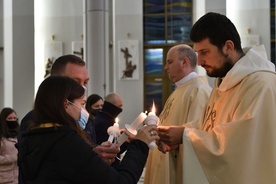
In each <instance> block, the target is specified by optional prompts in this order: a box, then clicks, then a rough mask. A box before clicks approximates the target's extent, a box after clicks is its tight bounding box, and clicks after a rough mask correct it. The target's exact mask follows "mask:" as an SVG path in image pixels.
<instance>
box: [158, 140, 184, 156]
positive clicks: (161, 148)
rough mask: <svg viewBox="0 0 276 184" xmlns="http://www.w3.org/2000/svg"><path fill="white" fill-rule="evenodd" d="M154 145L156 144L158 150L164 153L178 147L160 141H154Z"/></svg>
mask: <svg viewBox="0 0 276 184" xmlns="http://www.w3.org/2000/svg"><path fill="white" fill-rule="evenodd" d="M156 145H157V146H158V150H159V151H161V152H162V153H164V154H165V153H167V152H169V151H171V150H175V149H177V148H178V147H179V145H174V146H169V145H167V144H165V143H163V142H161V141H156Z"/></svg>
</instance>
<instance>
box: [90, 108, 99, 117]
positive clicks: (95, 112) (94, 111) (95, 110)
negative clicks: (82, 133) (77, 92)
mask: <svg viewBox="0 0 276 184" xmlns="http://www.w3.org/2000/svg"><path fill="white" fill-rule="evenodd" d="M100 111H101V109H91V110H90V113H91V114H92V115H93V116H96V115H97V114H99V112H100Z"/></svg>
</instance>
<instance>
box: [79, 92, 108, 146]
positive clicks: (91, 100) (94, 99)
mask: <svg viewBox="0 0 276 184" xmlns="http://www.w3.org/2000/svg"><path fill="white" fill-rule="evenodd" d="M102 108H103V98H102V97H101V96H100V95H97V94H92V95H90V96H89V97H88V98H87V101H86V104H85V109H86V110H87V111H88V112H89V120H88V122H87V124H86V127H85V129H84V131H85V132H86V133H87V135H88V137H89V138H90V139H91V140H95V142H96V133H95V128H94V126H95V124H94V119H95V117H96V115H97V114H98V113H99V112H100V110H101V109H102Z"/></svg>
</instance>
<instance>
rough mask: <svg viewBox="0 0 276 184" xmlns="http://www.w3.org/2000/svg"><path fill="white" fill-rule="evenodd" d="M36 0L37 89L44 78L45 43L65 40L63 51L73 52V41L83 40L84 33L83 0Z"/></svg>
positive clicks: (64, 52)
mask: <svg viewBox="0 0 276 184" xmlns="http://www.w3.org/2000/svg"><path fill="white" fill-rule="evenodd" d="M34 2H35V84H36V85H35V89H37V88H38V86H39V84H40V83H41V82H42V81H43V79H44V74H45V68H44V67H45V61H44V44H45V42H47V41H52V37H51V36H52V35H54V36H55V39H54V41H62V42H63V53H62V55H64V54H71V53H72V41H81V40H82V39H81V35H82V34H83V17H82V16H83V1H80V0H58V1H57V0H47V1H34Z"/></svg>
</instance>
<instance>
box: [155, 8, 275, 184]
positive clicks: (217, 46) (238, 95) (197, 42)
mask: <svg viewBox="0 0 276 184" xmlns="http://www.w3.org/2000/svg"><path fill="white" fill-rule="evenodd" d="M190 36H191V40H192V41H193V42H194V49H195V51H196V52H197V53H198V64H199V65H201V66H202V67H204V68H205V69H206V72H207V74H208V75H209V76H211V77H217V79H216V81H215V87H214V89H213V91H212V93H211V96H210V99H209V101H208V103H207V105H206V107H205V110H204V113H203V114H202V116H201V118H200V119H199V120H198V121H191V122H189V123H187V124H184V125H183V126H182V127H179V126H178V127H176V126H175V127H159V131H158V133H159V136H160V141H161V142H163V143H165V144H166V147H164V146H159V149H160V150H161V151H163V152H165V151H169V150H170V149H168V148H174V147H175V146H176V145H179V144H181V145H183V152H184V159H183V163H184V166H183V178H184V182H183V183H185V184H198V183H200V184H205V183H210V184H261V183H262V184H273V183H276V174H275V171H276V146H275V145H276V133H275V130H276V112H275V110H276V74H275V66H274V64H273V63H272V62H270V61H269V60H267V58H266V53H265V49H264V47H263V46H256V47H253V48H251V49H249V50H248V49H247V50H246V51H243V50H242V48H241V41H240V36H239V34H238V32H237V30H236V28H235V26H234V24H233V23H232V22H231V21H230V20H229V19H228V18H227V17H226V16H224V15H221V14H218V13H212V12H211V13H207V14H206V15H204V16H203V17H201V18H200V19H199V20H198V21H197V22H196V23H195V24H194V26H193V28H192V29H191V35H190ZM160 145H161V144H160Z"/></svg>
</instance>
